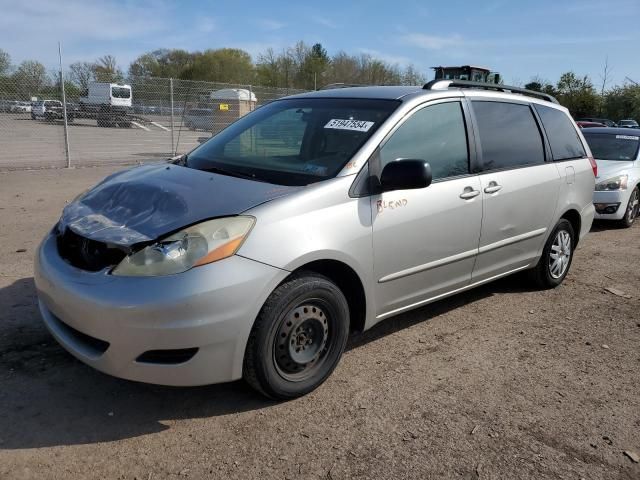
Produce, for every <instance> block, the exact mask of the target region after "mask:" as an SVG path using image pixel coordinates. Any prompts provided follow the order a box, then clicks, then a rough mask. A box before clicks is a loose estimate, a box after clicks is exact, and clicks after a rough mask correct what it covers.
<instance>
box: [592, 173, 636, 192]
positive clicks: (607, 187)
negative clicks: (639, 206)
mask: <svg viewBox="0 0 640 480" xmlns="http://www.w3.org/2000/svg"><path fill="white" fill-rule="evenodd" d="M628 179H629V175H618V176H617V177H612V178H609V179H607V180H603V181H602V182H598V183H596V191H597V192H603V191H611V190H626V189H627V180H628Z"/></svg>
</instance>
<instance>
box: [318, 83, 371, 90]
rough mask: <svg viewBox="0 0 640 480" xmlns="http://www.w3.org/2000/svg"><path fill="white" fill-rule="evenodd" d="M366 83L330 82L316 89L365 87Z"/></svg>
mask: <svg viewBox="0 0 640 480" xmlns="http://www.w3.org/2000/svg"><path fill="white" fill-rule="evenodd" d="M366 86H367V85H361V84H358V83H330V84H328V85H325V86H324V87H320V88H319V89H318V90H332V89H334V88H350V87H366Z"/></svg>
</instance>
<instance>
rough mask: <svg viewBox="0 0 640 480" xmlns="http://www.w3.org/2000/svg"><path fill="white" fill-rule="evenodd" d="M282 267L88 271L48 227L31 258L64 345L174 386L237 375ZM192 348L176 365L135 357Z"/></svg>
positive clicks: (125, 374) (108, 369)
mask: <svg viewBox="0 0 640 480" xmlns="http://www.w3.org/2000/svg"><path fill="white" fill-rule="evenodd" d="M287 275H288V272H286V271H284V270H280V269H277V268H275V267H271V266H268V265H265V264H262V263H259V262H255V261H252V260H248V259H246V258H243V257H239V256H233V257H230V258H227V259H225V260H221V261H219V262H216V263H213V264H211V265H206V266H202V267H198V268H194V269H192V270H189V271H187V272H185V273H182V274H178V275H169V276H164V277H148V278H141V277H138V278H136V277H117V276H113V275H109V274H108V273H107V272H105V271H102V272H95V273H93V272H86V271H83V270H79V269H77V268H75V267H73V266H71V265H69V264H67V263H66V262H65V261H64V260H63V259H62V258H61V257H60V256H59V255H58V252H57V248H56V245H55V238H54V237H53V236H52V235H49V236H47V238H45V240H44V241H43V243H42V245H41V246H40V248H39V250H38V253H37V256H36V262H35V283H36V289H37V292H38V301H39V306H40V312H41V314H42V318H43V320H44V323H45V325H46V327H47V328H48V329H49V331H50V332H51V333H52V335H53V336H54V337H55V338H56V340H57V341H58V342H59V343H60V344H61V345H62V346H63V347H64V348H65V349H66V350H68V351H69V352H70V353H71V354H72V355H74V356H75V357H76V358H78V359H79V360H81V361H83V362H84V363H86V364H88V365H90V366H92V367H94V368H96V369H97V370H100V371H102V372H105V373H108V374H110V375H114V376H117V377H121V378H126V379H130V380H136V381H141V382H147V383H156V384H163V385H176V386H186V385H204V384H211V383H220V382H226V381H231V380H236V379H238V378H240V377H241V376H242V362H243V358H244V350H245V346H246V342H247V339H248V337H249V333H250V331H251V327H252V326H253V322H254V320H255V318H256V316H257V315H258V312H259V311H260V308H261V307H262V304H263V303H264V301H265V300H266V298H267V296H268V295H269V294H270V293H271V291H272V290H273V289H274V288H275V287H276V286H277V284H278V283H280V282H281V281H282V280H283V279H284V278H285V277H286V276H287ZM196 348H197V352H196V353H195V355H193V356H192V357H190V358H188V359H187V360H186V361H183V362H182V363H172V364H166V363H150V362H146V361H141V360H140V359H139V357H140V356H141V355H142V354H144V353H145V352H149V351H156V350H183V349H192V350H191V351H193V349H196Z"/></svg>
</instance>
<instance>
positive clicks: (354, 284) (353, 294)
mask: <svg viewBox="0 0 640 480" xmlns="http://www.w3.org/2000/svg"><path fill="white" fill-rule="evenodd" d="M300 272H315V273H319V274H320V275H323V276H325V277H327V278H328V279H329V280H331V281H332V282H333V283H335V284H336V285H337V286H338V288H339V289H340V290H341V291H342V293H343V294H344V296H345V298H346V299H347V304H348V305H349V315H350V320H349V328H350V330H351V331H358V332H361V331H363V330H364V327H365V321H366V316H367V301H366V300H367V298H366V293H365V289H364V284H363V282H362V279H361V278H360V276H359V275H358V274H357V273H356V271H355V270H354V269H353V268H351V267H350V266H349V265H347V264H346V263H344V262H341V261H340V260H333V259H322V260H313V261H311V262H308V263H305V264H303V265H300V266H299V267H297V268H296V269H295V270H293V271H292V272H291V275H296V274H299V273H300ZM291 275H289V276H288V277H287V279H288V278H290V277H291ZM287 279H285V280H284V281H286V280H287Z"/></svg>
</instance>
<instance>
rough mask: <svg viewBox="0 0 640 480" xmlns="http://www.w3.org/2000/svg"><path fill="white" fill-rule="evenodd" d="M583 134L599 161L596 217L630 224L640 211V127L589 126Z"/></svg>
mask: <svg viewBox="0 0 640 480" xmlns="http://www.w3.org/2000/svg"><path fill="white" fill-rule="evenodd" d="M582 134H583V135H584V137H585V139H586V140H587V143H588V144H589V147H590V148H591V152H592V153H593V156H594V158H595V160H596V163H597V164H598V176H597V177H596V188H595V192H594V194H593V203H594V206H595V208H596V217H595V218H596V219H602V220H615V221H616V222H618V223H619V224H620V225H621V226H623V227H630V226H631V225H633V223H634V222H635V219H636V218H637V217H638V213H639V210H640V153H639V150H640V129H629V128H589V129H587V130H583V131H582Z"/></svg>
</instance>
